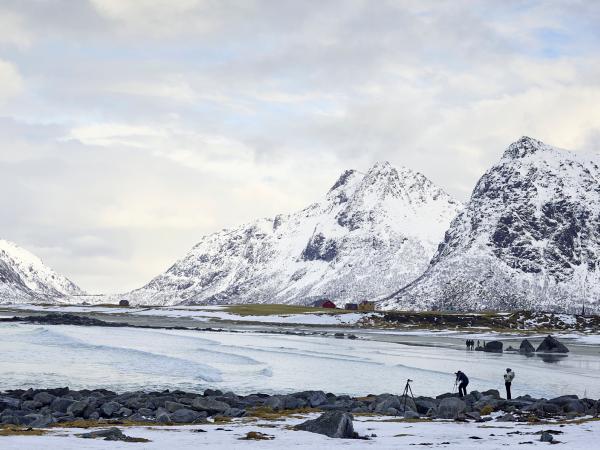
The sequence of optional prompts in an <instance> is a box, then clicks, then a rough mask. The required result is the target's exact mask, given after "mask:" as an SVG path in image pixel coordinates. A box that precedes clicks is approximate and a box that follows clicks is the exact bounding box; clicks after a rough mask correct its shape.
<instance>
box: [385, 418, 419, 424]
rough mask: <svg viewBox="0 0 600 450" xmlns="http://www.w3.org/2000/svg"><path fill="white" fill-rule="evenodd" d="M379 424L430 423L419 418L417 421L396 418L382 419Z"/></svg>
mask: <svg viewBox="0 0 600 450" xmlns="http://www.w3.org/2000/svg"><path fill="white" fill-rule="evenodd" d="M381 422H393V423H418V422H431V419H429V418H425V417H421V418H419V419H407V418H405V417H397V418H395V419H384V420H382V421H381Z"/></svg>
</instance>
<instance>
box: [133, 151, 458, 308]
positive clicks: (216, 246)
mask: <svg viewBox="0 0 600 450" xmlns="http://www.w3.org/2000/svg"><path fill="white" fill-rule="evenodd" d="M460 207H461V205H460V204H459V203H458V202H456V201H455V200H453V199H452V198H451V197H450V196H449V195H448V194H447V193H446V192H444V191H443V190H442V189H440V188H439V187H437V186H435V185H434V184H433V183H432V182H431V181H429V180H428V179H427V178H426V177H425V176H423V175H421V174H420V173H416V172H413V171H411V170H409V169H406V168H399V169H395V168H393V167H392V166H391V165H390V164H389V163H387V162H385V163H378V164H376V165H374V166H373V167H372V168H371V169H370V170H369V171H368V173H367V174H362V173H359V172H357V171H354V170H348V171H346V172H345V173H343V174H342V175H341V177H340V178H339V179H338V180H337V182H336V183H335V184H334V185H333V187H332V188H331V189H330V190H329V192H328V193H327V195H326V196H325V198H324V199H323V200H322V201H320V202H319V203H315V204H312V205H310V206H309V207H307V208H305V209H303V210H302V211H299V212H297V213H294V214H289V215H278V216H276V217H274V218H272V219H260V220H256V221H254V222H252V223H249V224H246V225H242V226H240V227H238V228H235V229H229V230H223V231H220V232H218V233H214V234H211V235H208V236H205V237H203V238H202V239H201V240H200V242H199V243H198V244H197V245H196V246H195V247H194V248H193V249H192V250H191V251H190V252H189V253H188V254H187V255H186V256H185V257H184V258H182V259H181V260H179V261H177V262H176V263H175V264H174V265H173V266H172V267H171V268H170V269H169V270H167V272H165V273H163V274H161V275H159V276H158V277H156V278H155V279H153V280H152V281H151V282H150V283H149V284H148V285H146V286H144V287H143V288H141V289H138V290H136V291H133V292H131V293H129V294H127V295H126V296H125V298H128V299H129V300H130V301H132V303H135V304H156V305H172V304H177V303H208V304H217V303H250V302H253V303H254V302H255V303H267V302H268V303H307V302H309V301H311V300H313V299H314V298H315V297H320V296H327V297H329V298H332V299H333V300H335V301H338V302H341V303H343V302H345V301H360V300H364V299H371V298H374V297H380V296H383V295H388V294H390V293H391V292H393V291H394V290H395V289H397V288H398V286H403V285H405V284H407V283H409V282H410V281H412V280H414V279H415V278H416V277H417V276H419V275H420V274H421V273H422V272H423V271H424V270H425V268H426V267H427V264H428V262H429V260H430V259H431V257H432V255H433V254H434V253H435V250H436V247H437V244H438V243H439V241H440V240H441V239H442V237H443V233H444V231H445V230H446V229H447V227H448V225H449V223H450V221H451V220H452V219H453V218H454V217H455V216H456V214H457V212H458V210H459V209H460Z"/></svg>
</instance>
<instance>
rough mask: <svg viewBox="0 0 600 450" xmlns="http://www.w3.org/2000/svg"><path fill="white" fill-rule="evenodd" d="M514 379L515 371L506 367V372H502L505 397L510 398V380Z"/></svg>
mask: <svg viewBox="0 0 600 450" xmlns="http://www.w3.org/2000/svg"><path fill="white" fill-rule="evenodd" d="M514 379H515V373H514V372H513V371H512V369H506V373H505V374H504V386H506V399H507V400H510V399H511V393H510V386H511V384H512V381H513V380H514Z"/></svg>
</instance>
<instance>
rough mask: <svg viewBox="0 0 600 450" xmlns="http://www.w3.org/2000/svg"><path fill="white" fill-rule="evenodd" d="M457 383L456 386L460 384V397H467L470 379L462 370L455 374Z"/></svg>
mask: <svg viewBox="0 0 600 450" xmlns="http://www.w3.org/2000/svg"><path fill="white" fill-rule="evenodd" d="M455 375H456V381H455V382H454V386H456V385H457V384H458V396H459V397H460V398H463V397H464V396H465V395H467V385H468V384H469V378H468V377H467V376H466V375H465V374H464V373H463V372H461V371H460V370H459V371H458V372H456V373H455Z"/></svg>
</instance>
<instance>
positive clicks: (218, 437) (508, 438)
mask: <svg viewBox="0 0 600 450" xmlns="http://www.w3.org/2000/svg"><path fill="white" fill-rule="evenodd" d="M310 417H312V416H310ZM305 419H306V418H295V419H288V420H286V421H285V422H265V421H259V422H255V423H247V422H245V421H243V420H242V421H237V422H234V423H231V424H225V425H194V426H180V427H134V428H123V429H122V431H123V432H124V433H125V434H126V435H127V436H131V437H137V438H145V439H149V440H150V441H151V442H147V443H143V444H135V443H128V442H107V441H102V440H97V439H81V438H79V437H77V436H76V435H77V434H80V433H83V432H89V431H90V430H81V429H53V430H51V431H50V433H49V434H48V435H46V436H11V437H0V447H1V448H2V449H3V450H17V449H18V450H22V449H39V448H44V449H46V450H59V449H60V450H63V449H78V450H80V449H111V450H112V449H131V448H138V447H139V448H143V449H165V448H174V449H196V448H209V449H215V450H218V449H232V448H241V449H246V448H250V449H251V448H267V449H282V448H294V449H296V448H297V449H311V450H315V449H329V448H343V449H349V450H350V449H368V448H373V449H375V448H376V449H398V448H411V447H412V446H416V448H420V447H425V448H431V447H436V448H437V447H439V448H453V449H465V450H467V449H478V450H492V449H502V448H507V447H510V446H515V445H516V446H519V447H520V445H519V444H525V443H530V444H533V445H535V446H536V447H537V446H547V445H548V444H547V443H545V442H540V435H539V434H536V433H539V432H541V431H542V430H553V431H557V432H559V433H560V434H556V435H554V438H555V439H556V440H557V441H560V442H561V444H560V445H559V448H561V449H565V450H576V449H577V450H578V449H584V448H587V449H592V448H594V445H595V444H593V442H597V441H598V439H599V438H600V422H587V423H584V424H578V425H564V426H559V425H548V424H546V425H529V424H514V423H507V422H488V423H486V424H480V423H454V422H431V423H424V422H417V423H398V422H387V421H385V418H365V417H356V418H355V420H354V429H355V431H357V432H358V433H359V434H360V435H363V436H364V435H367V436H371V435H373V434H374V435H376V436H374V437H372V438H370V440H366V441H365V440H348V439H332V438H328V437H326V436H322V435H320V434H314V433H309V432H305V431H294V430H290V429H289V428H287V427H289V426H290V425H296V424H297V423H300V422H301V421H303V420H305ZM218 428H220V430H219V429H218ZM198 430H203V431H204V432H198ZM250 431H258V432H260V433H264V434H267V435H269V436H271V437H273V439H272V440H263V441H247V440H241V439H240V438H242V437H244V436H245V435H246V433H248V432H250Z"/></svg>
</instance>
